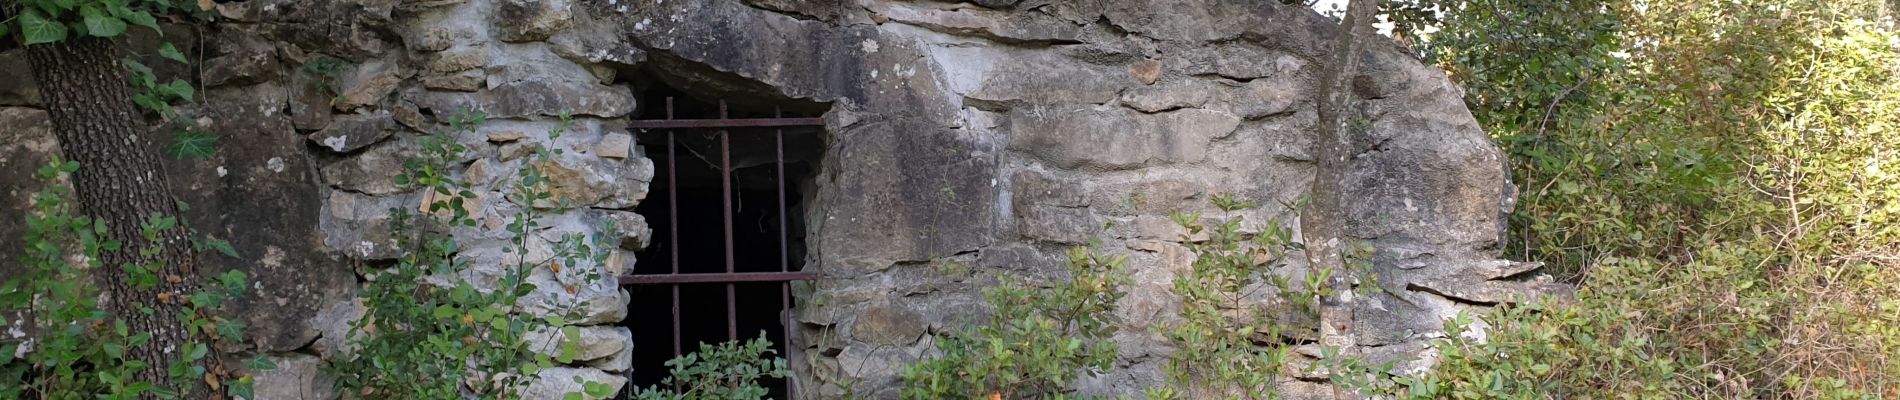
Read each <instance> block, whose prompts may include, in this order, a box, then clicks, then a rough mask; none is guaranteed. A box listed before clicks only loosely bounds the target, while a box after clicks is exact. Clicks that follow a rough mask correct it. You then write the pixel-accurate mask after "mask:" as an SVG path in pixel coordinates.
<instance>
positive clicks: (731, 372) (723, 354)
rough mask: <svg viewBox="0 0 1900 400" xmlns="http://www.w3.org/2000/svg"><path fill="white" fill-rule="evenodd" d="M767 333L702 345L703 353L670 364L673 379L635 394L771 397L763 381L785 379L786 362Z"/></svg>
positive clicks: (641, 397)
mask: <svg viewBox="0 0 1900 400" xmlns="http://www.w3.org/2000/svg"><path fill="white" fill-rule="evenodd" d="M776 353H777V351H774V350H772V342H771V341H769V340H766V339H765V332H759V337H758V338H756V339H752V340H748V341H745V342H738V341H733V342H726V343H721V344H719V345H716V346H715V345H712V344H707V343H700V344H699V351H697V352H693V353H689V354H686V355H683V356H679V357H675V358H673V359H671V360H667V361H666V366H667V367H669V368H672V371H671V372H670V376H668V377H666V378H665V379H662V380H660V384H658V385H654V386H653V387H648V388H643V389H640V390H637V391H635V392H634V393H633V398H634V399H637V400H714V399H721V400H758V399H763V398H765V396H766V395H767V394H768V392H769V391H768V390H767V389H766V388H765V387H764V386H760V385H759V379H761V378H766V377H771V378H785V377H787V376H790V375H791V371H790V370H787V369H785V359H783V358H778V357H777V356H775V355H774V354H776Z"/></svg>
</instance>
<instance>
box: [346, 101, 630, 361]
mask: <svg viewBox="0 0 1900 400" xmlns="http://www.w3.org/2000/svg"><path fill="white" fill-rule="evenodd" d="M483 120H484V117H483V116H482V115H481V114H477V113H470V112H463V113H460V114H458V115H456V116H454V117H453V118H452V120H451V123H450V126H451V130H453V131H456V132H454V133H452V134H439V135H432V136H429V137H425V138H423V139H422V149H423V150H422V154H421V157H418V158H415V159H411V160H409V161H408V162H406V163H405V164H404V173H403V174H402V175H399V176H398V177H397V184H399V185H415V186H418V187H421V188H423V189H424V190H426V191H427V193H429V194H431V196H430V197H429V198H432V199H436V200H434V201H431V202H430V203H429V205H428V213H427V214H426V215H423V216H420V217H417V218H415V220H414V221H412V220H411V217H407V216H406V215H405V213H404V212H403V210H394V212H395V213H396V214H397V218H395V225H396V226H395V227H393V228H392V230H393V231H397V232H403V235H402V236H401V237H399V241H400V244H401V246H402V247H403V248H404V249H406V250H405V252H404V254H402V256H401V257H400V258H399V259H398V260H397V261H396V263H395V265H393V266H391V267H389V268H386V269H382V270H379V271H376V272H375V273H374V276H373V277H372V278H371V280H370V282H369V284H368V285H366V286H365V287H364V289H363V290H362V292H361V293H360V296H362V297H363V299H364V301H365V303H366V305H367V309H368V310H367V314H366V315H365V316H364V317H363V318H362V319H359V320H357V321H355V322H352V324H351V332H350V341H351V342H350V344H351V345H352V346H356V347H358V348H357V349H356V350H354V351H353V352H350V353H349V354H347V355H346V356H345V357H343V358H341V359H339V360H337V361H335V362H334V363H333V365H330V366H329V369H330V370H331V371H332V373H334V374H336V376H337V377H338V379H337V382H338V383H339V385H340V386H342V387H343V388H345V389H346V390H347V391H348V392H350V393H354V394H356V395H359V396H362V397H365V398H400V399H451V398H463V397H465V396H473V397H475V398H483V399H505V398H514V396H516V393H518V391H519V390H521V389H523V388H525V387H526V385H528V384H529V383H530V382H531V380H532V378H533V377H534V376H535V374H537V373H538V372H540V371H541V370H543V369H547V368H550V367H553V366H555V364H556V363H569V362H572V361H574V360H573V358H574V357H576V356H577V355H578V353H579V348H578V344H577V342H578V336H579V333H578V328H577V327H575V326H573V325H570V324H568V322H567V321H570V320H580V319H581V318H582V317H584V316H583V315H580V311H579V310H578V307H576V305H575V304H566V305H555V306H565V308H558V309H565V310H567V311H566V313H564V314H562V315H553V316H548V317H546V318H542V317H535V316H532V315H530V314H528V313H526V312H523V311H522V310H520V309H518V308H517V302H518V301H520V300H521V299H522V297H524V296H527V295H528V294H530V293H532V292H534V290H535V289H536V287H535V285H534V284H532V283H529V282H528V278H529V276H531V275H532V274H534V272H535V271H537V270H543V269H545V270H548V271H550V272H551V273H554V274H562V269H563V266H574V265H581V263H582V262H583V261H585V262H589V263H592V264H595V265H599V264H600V263H602V262H603V261H604V260H605V259H606V257H607V255H608V253H607V250H608V249H611V248H612V246H609V245H605V244H603V243H599V242H598V241H599V240H600V238H599V237H596V238H594V239H593V240H589V238H587V237H585V236H584V235H581V234H567V235H563V236H561V237H560V238H559V239H558V240H553V241H552V243H547V245H548V246H549V247H550V249H549V254H550V255H551V256H550V257H547V258H546V259H539V260H536V259H529V256H528V254H529V249H530V246H540V245H541V244H539V243H531V242H532V241H537V240H543V239H541V238H540V237H539V236H540V235H539V233H540V232H539V228H540V227H539V226H538V225H537V221H538V220H539V217H540V216H542V215H543V214H544V213H545V212H546V211H543V210H541V209H538V208H536V207H527V206H524V207H521V208H520V209H519V211H517V212H516V213H515V215H513V217H512V219H511V220H510V222H509V223H508V225H507V227H506V229H507V232H508V233H509V234H510V236H511V242H510V246H511V247H510V248H509V249H508V252H509V253H510V254H511V257H512V260H510V261H508V262H507V264H506V265H503V266H501V267H502V268H501V274H500V276H499V277H498V279H497V282H496V283H494V284H493V285H492V286H491V287H488V288H478V287H477V285H476V284H475V283H474V282H471V281H469V280H468V279H467V278H465V277H464V275H462V274H460V272H462V271H465V270H467V269H469V268H470V267H472V265H471V264H470V261H469V260H467V259H464V258H462V257H460V256H459V251H460V248H459V247H458V245H457V243H456V241H455V239H454V238H453V237H450V236H449V235H448V233H447V230H449V229H452V228H454V227H474V226H476V221H475V220H474V219H471V218H470V217H469V211H468V210H467V209H466V207H465V206H466V204H467V202H468V201H470V199H475V198H476V195H475V193H473V192H472V191H471V190H470V188H469V187H468V186H467V184H466V183H464V182H462V181H460V180H459V179H458V178H456V177H455V176H453V175H451V173H450V169H449V166H450V165H452V163H453V162H454V160H455V159H456V158H457V157H458V156H459V155H460V154H461V153H462V152H464V151H465V150H466V149H465V148H463V146H461V145H459V144H455V143H454V142H452V141H450V139H449V138H451V137H454V134H455V133H459V134H467V133H469V132H470V130H472V129H473V128H474V127H475V126H479V125H481V123H482V122H483ZM563 121H564V124H563V125H562V129H557V130H555V131H553V132H550V133H549V136H550V139H549V140H550V141H551V140H553V139H555V138H559V137H560V135H561V134H562V133H563V132H562V130H564V129H565V128H566V126H567V124H566V123H565V121H566V119H565V118H563ZM560 151H561V150H552V151H549V150H546V149H542V148H538V147H537V148H536V149H535V152H534V154H533V156H532V157H533V159H534V160H546V159H548V158H549V157H551V156H552V155H554V154H559V152H560ZM518 178H519V179H518V180H517V181H516V184H515V186H514V188H513V192H512V193H510V194H509V195H510V196H512V200H514V201H515V202H516V203H517V204H534V203H536V202H537V201H539V202H548V201H554V202H557V203H561V204H565V202H564V201H562V200H561V199H554V198H553V194H552V193H550V192H549V191H548V189H547V186H546V185H544V184H543V183H544V182H545V181H546V178H545V177H543V176H542V175H541V174H540V172H539V170H538V169H537V168H535V167H534V163H533V162H528V163H524V167H523V168H521V169H520V175H519V176H518ZM568 274H569V275H574V273H573V272H571V271H570V272H569V273H568ZM576 278H578V279H581V280H585V282H592V281H594V280H598V279H601V277H600V274H599V273H598V272H592V273H585V274H580V275H578V276H576ZM585 282H577V283H572V284H573V285H580V284H585ZM550 289H553V288H550ZM567 290H570V291H572V290H574V289H573V288H572V287H569V288H567ZM535 332H554V333H558V335H547V336H549V337H550V338H549V339H548V340H559V341H560V342H561V343H560V344H559V347H558V353H557V354H554V355H548V354H541V353H538V352H535V351H533V350H531V349H532V347H531V345H532V343H530V342H529V339H530V338H531V337H532V336H531V335H533V334H534V333H535ZM578 383H580V384H581V385H582V388H583V389H584V390H583V391H582V392H580V393H570V394H568V397H569V398H607V397H609V396H612V395H613V393H612V391H613V388H612V387H610V386H608V385H606V384H602V383H599V382H578Z"/></svg>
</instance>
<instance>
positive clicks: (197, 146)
mask: <svg viewBox="0 0 1900 400" xmlns="http://www.w3.org/2000/svg"><path fill="white" fill-rule="evenodd" d="M171 151H172V156H173V157H178V158H186V159H189V158H197V159H205V158H211V156H212V155H213V154H216V153H217V151H218V137H217V136H215V135H212V134H209V133H203V132H193V131H179V133H178V134H177V135H176V136H173V137H172V146H171Z"/></svg>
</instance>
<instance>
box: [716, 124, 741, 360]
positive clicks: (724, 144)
mask: <svg viewBox="0 0 1900 400" xmlns="http://www.w3.org/2000/svg"><path fill="white" fill-rule="evenodd" d="M719 119H726V101H725V100H719ZM719 187H720V188H722V191H723V192H722V193H721V194H723V195H725V210H726V212H725V220H726V273H728V274H730V273H733V272H738V271H736V270H735V268H736V266H737V265H738V263H736V262H735V261H734V259H733V246H732V131H720V132H719ZM738 293H739V290H738V288H737V286H736V285H735V284H733V283H726V340H739V294H738Z"/></svg>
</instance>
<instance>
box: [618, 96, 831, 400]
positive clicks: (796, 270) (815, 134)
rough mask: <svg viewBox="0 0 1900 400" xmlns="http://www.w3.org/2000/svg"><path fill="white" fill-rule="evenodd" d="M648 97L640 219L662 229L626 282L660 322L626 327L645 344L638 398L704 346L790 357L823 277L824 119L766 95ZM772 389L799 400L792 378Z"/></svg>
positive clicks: (637, 361)
mask: <svg viewBox="0 0 1900 400" xmlns="http://www.w3.org/2000/svg"><path fill="white" fill-rule="evenodd" d="M642 92H643V94H644V96H643V97H644V98H645V100H647V101H646V103H645V104H647V105H648V106H646V107H643V110H642V111H641V112H640V113H639V114H638V117H637V118H636V119H635V120H634V121H632V122H631V124H630V128H631V129H633V130H634V131H635V132H636V135H638V141H639V143H641V144H642V145H643V146H644V147H645V152H646V156H647V157H649V158H651V159H652V160H653V162H654V165H655V167H656V169H657V170H656V171H655V172H656V173H655V178H654V181H653V183H652V185H651V190H650V191H649V193H648V196H647V199H646V200H645V201H643V202H641V204H640V205H639V206H638V208H637V209H636V210H635V211H636V212H638V213H640V215H642V216H645V217H646V218H647V220H648V221H652V222H651V227H652V228H653V232H654V233H653V235H654V236H653V241H652V242H651V243H652V245H650V246H648V248H646V249H644V250H642V251H640V252H639V253H637V259H638V260H640V261H639V262H638V263H636V264H635V267H634V270H633V272H632V273H631V274H629V275H627V276H623V277H621V278H620V284H621V286H622V287H624V288H626V289H627V290H628V292H629V293H631V294H632V299H631V301H632V304H631V305H630V307H629V308H630V309H633V310H646V311H647V313H646V315H650V316H652V317H656V318H628V319H627V322H625V323H624V324H625V325H626V326H627V327H628V328H629V329H631V330H632V331H633V338H634V339H633V341H634V343H633V344H634V351H633V368H632V369H631V370H630V371H629V372H628V375H629V376H628V378H629V385H628V388H629V390H631V389H632V388H635V387H647V386H651V385H656V384H659V383H661V380H662V379H664V378H666V377H667V376H668V375H669V374H670V372H671V368H669V367H667V366H666V365H665V362H666V361H667V360H668V359H671V358H673V357H676V356H678V355H681V354H686V353H692V352H695V351H698V350H699V346H700V344H702V343H704V344H718V343H723V342H727V341H732V340H740V341H744V340H750V339H753V338H758V337H759V336H760V335H761V334H763V335H764V336H765V338H766V339H768V340H771V341H772V343H773V348H774V349H775V350H777V356H778V357H789V354H790V350H791V349H794V347H793V346H792V340H791V339H792V337H791V336H792V335H791V330H790V329H789V327H790V324H789V321H790V319H791V315H792V314H791V310H792V307H793V306H794V304H795V302H793V301H792V296H791V290H790V282H792V281H798V280H812V279H815V278H816V276H817V273H816V272H811V271H805V270H804V266H805V265H804V264H805V262H804V260H805V254H806V250H805V212H804V210H805V209H806V204H807V203H809V201H808V199H807V197H806V194H807V193H811V191H810V190H809V189H810V188H811V185H812V182H813V181H814V180H813V176H814V175H815V173H814V171H815V170H816V167H817V163H818V161H819V158H820V156H821V155H822V152H823V143H824V142H823V134H824V129H823V127H824V122H823V121H822V120H821V119H819V118H817V116H818V115H821V114H822V113H823V110H822V109H817V110H814V109H813V107H811V106H810V103H796V104H771V102H769V101H764V102H762V101H758V98H757V97H753V98H749V99H747V100H750V101H751V102H739V101H735V102H732V103H731V104H729V103H728V101H726V100H724V99H703V98H696V97H693V96H689V95H688V94H687V93H684V92H681V91H679V90H677V89H674V88H673V87H672V86H670V85H659V84H656V85H651V86H650V87H648V88H645V90H643V91H642ZM788 106H789V107H788ZM788 109H792V110H797V111H787V110H788ZM662 304H665V305H670V308H660V307H659V305H662ZM660 310H667V311H666V313H665V314H661V313H659V312H658V311H660ZM636 312H638V311H636ZM669 317H670V318H669ZM761 383H763V384H764V385H766V387H768V388H770V390H771V397H772V398H781V399H784V398H793V397H794V396H795V393H794V388H793V387H791V384H790V382H789V379H772V378H768V379H766V380H765V381H763V382H761Z"/></svg>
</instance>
